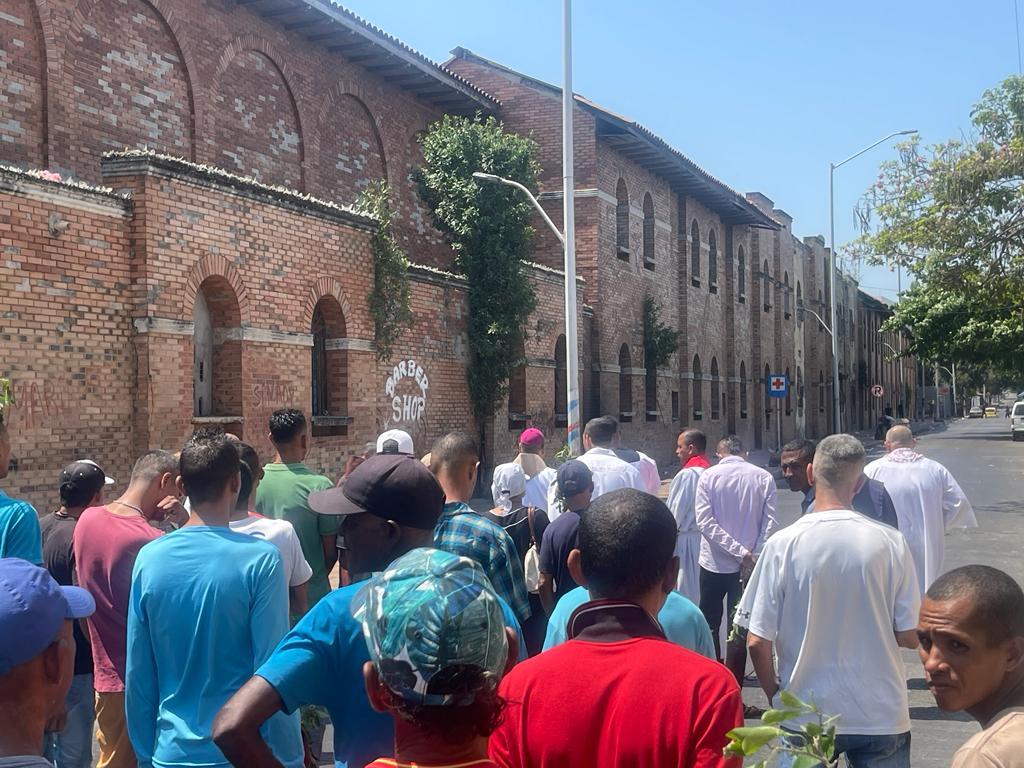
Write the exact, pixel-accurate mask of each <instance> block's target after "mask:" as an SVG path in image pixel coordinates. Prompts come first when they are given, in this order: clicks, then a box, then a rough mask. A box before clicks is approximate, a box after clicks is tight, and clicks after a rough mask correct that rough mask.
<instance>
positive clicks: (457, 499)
mask: <svg viewBox="0 0 1024 768" xmlns="http://www.w3.org/2000/svg"><path fill="white" fill-rule="evenodd" d="M437 482H438V485H440V486H441V490H442V491H444V501H445V504H458V503H461V504H469V500H470V499H471V498H473V491H472V490H470V491H466V490H465V489H464V488H461V487H460V485H459V483H457V482H455V480H454V479H453V478H452V477H451V476H450V475H448V474H446V473H444V472H442V473H441V474H439V475H438V476H437Z"/></svg>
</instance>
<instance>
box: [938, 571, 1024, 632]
mask: <svg viewBox="0 0 1024 768" xmlns="http://www.w3.org/2000/svg"><path fill="white" fill-rule="evenodd" d="M926 596H927V597H928V599H929V600H933V601H935V602H937V603H945V602H949V601H952V600H957V599H959V598H961V597H963V598H967V599H968V600H969V601H970V603H971V605H972V619H973V620H974V621H976V623H977V626H979V627H982V628H984V629H985V632H986V634H987V635H988V636H989V639H990V640H991V641H992V642H995V643H998V642H1002V641H1003V640H1006V639H1008V638H1011V637H1024V591H1022V590H1021V588H1020V585H1019V584H1017V582H1016V581H1014V580H1013V578H1011V577H1010V576H1009V575H1007V574H1005V573H1003V572H1002V571H1000V570H999V569H998V568H992V567H991V566H988V565H965V566H963V567H962V568H956V569H954V570H952V571H949V572H948V573H944V574H942V575H941V576H939V578H937V579H936V580H935V581H934V583H933V584H932V585H931V586H930V587H929V588H928V592H927V595H926Z"/></svg>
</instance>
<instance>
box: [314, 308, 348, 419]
mask: <svg viewBox="0 0 1024 768" xmlns="http://www.w3.org/2000/svg"><path fill="white" fill-rule="evenodd" d="M310 332H311V333H312V335H313V349H312V352H311V355H310V357H311V359H310V382H311V384H312V392H311V395H312V397H311V400H312V403H311V404H312V419H313V429H314V431H315V433H316V434H317V435H338V434H345V430H346V425H347V423H348V418H347V417H348V350H347V349H344V348H343V346H344V345H343V344H342V340H343V339H345V338H346V336H347V335H348V334H347V333H346V326H345V316H344V315H343V314H342V311H341V304H339V303H338V300H337V299H336V298H334V296H323V297H321V299H320V300H319V301H318V302H317V303H316V306H315V307H313V320H312V322H311V323H310Z"/></svg>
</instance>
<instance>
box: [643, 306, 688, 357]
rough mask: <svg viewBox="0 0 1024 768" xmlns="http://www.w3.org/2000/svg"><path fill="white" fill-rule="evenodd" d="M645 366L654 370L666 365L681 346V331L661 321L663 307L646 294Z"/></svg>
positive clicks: (644, 311) (644, 308)
mask: <svg viewBox="0 0 1024 768" xmlns="http://www.w3.org/2000/svg"><path fill="white" fill-rule="evenodd" d="M643 313H644V366H646V368H647V369H648V370H654V369H657V368H660V367H661V366H663V365H665V363H667V362H668V361H669V358H670V357H672V354H673V353H674V352H675V351H676V349H678V348H679V331H677V330H674V329H672V328H669V327H668V326H667V325H665V324H664V323H663V322H661V317H660V315H661V309H660V308H659V307H658V305H657V304H656V303H655V302H654V299H652V298H651V297H650V296H644V307H643Z"/></svg>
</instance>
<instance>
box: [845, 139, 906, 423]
mask: <svg viewBox="0 0 1024 768" xmlns="http://www.w3.org/2000/svg"><path fill="white" fill-rule="evenodd" d="M912 133H917V131H916V130H913V131H895V132H893V133H890V134H889V135H888V136H884V137H883V138H881V139H879V140H878V141H876V142H875V143H874V144H871V145H869V146H867V147H864V149H862V150H860V151H859V152H855V153H854V154H852V155H850V156H849V157H848V158H846V159H845V160H842V161H840V162H838V163H829V165H828V239H829V275H828V284H829V291H830V293H831V299H832V327H833V328H835V327H836V206H835V174H836V168H840V167H842V166H844V165H846V164H847V163H848V162H850V161H851V160H854V159H856V158H858V157H860V156H861V155H863V154H864V153H865V152H867V151H868V150H871V149H874V148H875V147H877V146H878V145H879V144H882V143H884V142H886V141H888V140H889V139H891V138H894V137H895V136H909V135H910V134H912ZM832 424H833V427H834V430H835V431H836V432H842V414H841V413H840V412H839V338H838V335H837V334H835V333H833V334H832Z"/></svg>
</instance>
